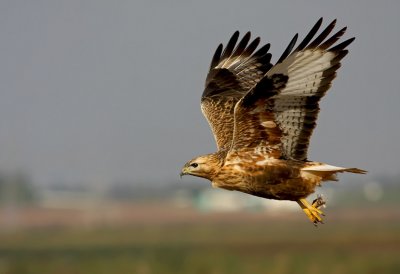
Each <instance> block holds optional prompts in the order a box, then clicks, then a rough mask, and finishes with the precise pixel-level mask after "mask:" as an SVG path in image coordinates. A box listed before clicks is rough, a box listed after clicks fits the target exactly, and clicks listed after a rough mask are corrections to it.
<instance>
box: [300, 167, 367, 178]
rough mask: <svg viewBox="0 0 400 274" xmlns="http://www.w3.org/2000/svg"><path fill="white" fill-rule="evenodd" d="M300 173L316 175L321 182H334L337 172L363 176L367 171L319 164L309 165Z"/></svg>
mask: <svg viewBox="0 0 400 274" xmlns="http://www.w3.org/2000/svg"><path fill="white" fill-rule="evenodd" d="M302 171H305V172H306V173H310V174H312V175H317V176H319V177H321V179H322V181H336V180H337V179H336V173H338V172H340V173H341V172H350V173H358V174H365V173H367V171H365V170H362V169H359V168H347V167H338V166H332V165H328V164H319V165H310V166H307V167H304V168H302Z"/></svg>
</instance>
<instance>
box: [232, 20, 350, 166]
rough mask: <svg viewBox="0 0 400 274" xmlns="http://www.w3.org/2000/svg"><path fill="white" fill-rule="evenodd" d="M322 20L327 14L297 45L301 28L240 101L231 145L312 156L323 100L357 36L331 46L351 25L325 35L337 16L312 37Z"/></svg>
mask: <svg viewBox="0 0 400 274" xmlns="http://www.w3.org/2000/svg"><path fill="white" fill-rule="evenodd" d="M321 23H322V18H321V19H320V20H319V21H318V22H317V23H316V24H315V26H314V27H313V28H312V29H311V31H310V32H309V33H308V35H307V36H306V37H305V38H304V40H303V41H302V42H301V43H300V44H299V46H298V47H297V48H296V49H295V50H293V47H294V45H295V43H296V40H297V34H296V35H295V37H294V38H293V39H292V41H291V42H290V44H289V46H288V47H287V49H286V50H285V51H284V53H283V54H282V56H281V57H280V58H279V61H278V62H277V64H276V65H275V66H273V67H272V68H271V70H270V71H268V72H267V74H266V76H265V78H263V79H262V80H261V81H260V82H259V83H258V84H257V86H255V87H254V88H253V89H252V90H251V91H250V92H248V93H247V94H246V95H245V96H244V97H243V99H241V100H240V101H239V102H238V104H237V106H236V109H235V131H234V140H233V146H232V149H234V150H238V149H245V148H252V149H255V151H256V152H260V153H263V154H266V156H267V157H271V158H285V159H295V160H307V150H308V145H309V140H310V137H311V134H312V132H313V129H314V128H315V125H316V120H317V116H318V112H319V101H320V99H321V97H323V96H324V95H325V93H326V91H327V90H328V89H329V88H330V86H331V83H332V80H333V79H334V78H335V77H336V70H337V69H338V68H339V67H340V60H341V59H342V58H343V57H344V56H345V55H346V54H347V53H348V51H347V50H345V48H346V47H347V46H348V45H349V44H350V43H351V42H352V41H353V40H354V38H351V39H348V40H346V41H344V42H342V43H340V44H338V45H336V46H334V47H331V46H332V45H333V44H334V43H335V42H336V41H337V40H338V39H339V38H340V37H341V36H342V35H343V34H344V32H345V30H346V28H343V29H341V30H339V31H338V32H337V33H335V34H333V35H331V36H330V37H329V38H328V39H326V38H327V37H328V36H329V34H330V33H331V32H332V30H333V28H334V26H335V23H336V20H334V21H333V22H332V23H331V24H329V25H328V26H327V27H326V29H325V30H323V31H322V32H321V34H319V35H318V36H317V37H316V38H315V39H314V40H313V41H312V42H311V40H312V39H313V37H314V36H315V34H316V33H317V31H318V29H319V28H320V26H321Z"/></svg>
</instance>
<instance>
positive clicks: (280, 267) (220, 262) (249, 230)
mask: <svg viewBox="0 0 400 274" xmlns="http://www.w3.org/2000/svg"><path fill="white" fill-rule="evenodd" d="M337 216H341V214H339V213H338V214H337ZM343 216H344V214H343ZM301 217H304V216H301ZM213 220H214V221H209V220H208V221H201V220H200V221H198V222H197V221H194V222H193V221H190V222H185V221H184V220H183V221H180V222H173V223H168V222H165V223H153V224H150V223H148V224H136V225H135V224H131V225H129V226H128V227H127V226H125V227H115V226H114V227H112V226H111V227H108V228H105V227H103V228H87V229H82V228H72V229H71V228H69V229H65V228H64V229H61V228H47V229H45V230H43V229H34V228H32V229H24V230H20V231H14V232H11V231H8V232H1V234H0V274H17V273H18V274H25V273H26V274H28V273H29V274H36V273H37V274H48V273H49V274H50V273H52V274H54V273H57V274H88V273H96V274H102V273H138V274H147V273H202V274H204V273H216V274H222V273H268V274H277V273H308V274H312V273H326V274H329V273H332V274H333V273H400V220H399V219H398V218H394V219H393V218H380V217H379V216H378V217H374V218H372V219H368V218H361V219H357V218H352V217H351V216H347V217H346V218H340V217H337V218H333V219H331V220H329V223H327V224H325V225H322V226H320V227H318V228H315V227H313V226H312V225H311V224H309V223H308V222H306V221H304V219H301V218H297V217H296V218H294V219H282V218H280V219H277V218H271V217H265V218H261V221H260V219H257V221H254V222H249V221H248V220H244V221H240V219H238V220H237V221H235V220H232V219H229V220H228V221H226V220H225V221H218V218H216V219H213Z"/></svg>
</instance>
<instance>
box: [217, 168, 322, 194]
mask: <svg viewBox="0 0 400 274" xmlns="http://www.w3.org/2000/svg"><path fill="white" fill-rule="evenodd" d="M213 184H214V185H215V186H217V187H220V188H224V189H228V190H237V191H241V192H244V193H248V194H251V195H254V196H258V197H263V198H267V199H275V200H293V201H296V200H298V199H300V198H304V197H307V196H308V195H310V194H311V193H313V192H314V188H315V184H314V183H312V182H310V181H308V180H305V179H304V178H303V177H301V176H300V169H299V168H296V167H291V166H287V165H274V166H261V167H257V166H254V165H250V166H249V167H248V168H246V167H245V166H243V167H241V168H240V169H239V168H229V167H228V168H226V170H224V169H222V170H221V172H220V174H219V176H218V178H217V179H216V180H214V181H213Z"/></svg>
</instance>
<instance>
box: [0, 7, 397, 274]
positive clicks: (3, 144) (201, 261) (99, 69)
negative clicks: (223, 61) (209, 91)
mask: <svg viewBox="0 0 400 274" xmlns="http://www.w3.org/2000/svg"><path fill="white" fill-rule="evenodd" d="M399 10H400V4H399V2H397V1H385V3H382V2H378V1H352V2H349V1H342V0H341V1H331V2H325V3H322V2H318V1H304V0H302V1H296V2H293V1H279V2H278V1H250V2H249V1H247V2H246V1H236V0H234V1H218V2H215V1H209V0H207V1H40V0H39V1H1V2H0V40H1V43H0V60H1V65H0V92H1V93H0V94H1V96H0V97H1V100H0V151H1V153H0V274H11V273H19V274H20V273H40V274H46V273H61V274H63V273H65V274H70V273H71V274H75V273H77V274H78V273H85V274H86V273H97V274H101V273H110V272H114V273H115V272H118V273H142V274H147V273H218V274H219V273H399V272H400V261H399V258H400V210H399V209H400V208H399V206H400V200H399V197H400V171H399V155H400V145H399V143H398V140H399V139H400V127H399V118H400V108H399V103H400V91H399V88H398V77H399V76H398V74H399V73H398V71H399V70H398V64H399V63H400V57H399V54H398V48H399V46H400V41H399V39H400V32H399V25H400V19H399V16H398V11H399ZM321 16H322V17H324V19H325V21H324V24H325V25H327V24H328V23H329V22H330V21H331V20H333V19H335V18H337V19H338V23H337V25H338V27H337V28H338V29H339V28H341V27H343V26H346V25H347V26H348V31H347V34H346V37H347V38H350V37H353V36H356V37H357V39H356V40H355V42H354V43H353V44H352V45H351V46H350V47H349V49H350V54H349V55H348V56H347V57H346V58H345V59H344V61H343V67H342V68H341V69H340V70H339V73H338V78H337V79H336V80H335V82H334V85H333V88H332V89H331V90H330V92H329V93H328V94H327V96H326V97H325V98H324V100H323V101H322V104H321V109H322V111H321V113H320V116H319V120H318V127H317V128H316V130H315V132H314V135H313V138H312V142H311V147H310V153H309V158H310V159H312V160H317V161H323V162H327V163H330V164H334V165H339V166H349V167H359V168H362V169H366V170H368V171H369V173H368V174H367V175H364V176H359V175H358V176H356V175H342V176H340V182H334V183H327V184H325V185H324V186H323V187H322V188H320V189H318V193H319V194H323V195H324V196H325V198H326V199H327V200H328V206H327V208H326V209H325V212H326V214H327V216H326V217H325V224H324V225H320V226H319V227H317V228H315V227H314V226H313V225H312V224H311V223H310V222H309V221H308V219H307V218H306V217H305V215H304V214H303V213H302V212H301V210H300V208H298V206H297V205H296V204H294V203H290V202H277V201H270V200H263V199H259V198H255V197H251V196H248V195H245V194H241V193H233V192H228V191H223V190H217V189H212V188H211V186H210V184H209V182H207V181H205V180H201V179H198V178H193V177H192V178H190V177H184V178H183V179H182V180H180V179H179V176H178V174H179V172H180V169H181V167H182V165H183V164H184V163H185V162H186V161H187V160H189V159H191V158H193V157H195V156H197V155H200V154H204V153H209V152H212V151H214V150H215V144H214V140H213V137H212V135H211V133H210V130H209V128H208V125H207V123H206V121H205V119H204V118H203V116H202V114H201V111H200V107H199V104H200V96H201V93H202V89H203V85H204V84H203V83H204V80H205V76H206V73H207V70H208V66H209V63H210V60H211V56H212V54H213V52H214V50H215V48H216V47H217V45H218V44H219V43H221V42H223V43H226V42H227V41H228V39H229V38H230V36H231V35H232V33H233V32H234V31H236V30H239V31H241V33H242V34H243V33H245V32H246V31H248V30H251V31H252V34H253V37H256V36H260V37H261V39H262V42H263V43H268V42H270V43H271V52H272V54H273V61H276V60H277V57H279V56H280V54H281V53H282V51H283V50H284V48H285V47H286V46H287V44H288V42H289V41H290V39H291V38H292V37H293V35H294V34H295V33H297V32H298V33H299V34H300V37H304V35H305V34H306V33H307V32H308V31H309V29H310V28H311V27H312V26H313V25H314V23H315V22H316V21H317V20H318V18H320V17H321ZM274 57H275V58H274ZM312 198H313V197H311V199H312Z"/></svg>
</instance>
